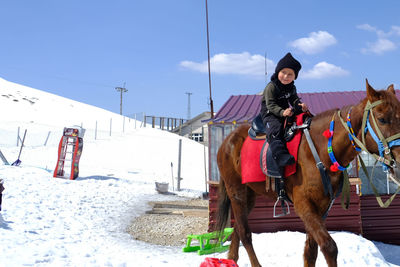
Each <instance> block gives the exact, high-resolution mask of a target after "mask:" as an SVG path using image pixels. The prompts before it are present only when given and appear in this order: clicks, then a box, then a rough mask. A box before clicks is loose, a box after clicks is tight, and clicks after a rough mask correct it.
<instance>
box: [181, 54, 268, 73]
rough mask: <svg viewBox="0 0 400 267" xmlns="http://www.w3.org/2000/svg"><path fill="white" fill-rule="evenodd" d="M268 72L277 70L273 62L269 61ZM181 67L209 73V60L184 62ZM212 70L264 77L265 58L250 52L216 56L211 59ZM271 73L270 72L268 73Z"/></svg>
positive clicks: (214, 71)
mask: <svg viewBox="0 0 400 267" xmlns="http://www.w3.org/2000/svg"><path fill="white" fill-rule="evenodd" d="M266 61H267V70H272V69H274V68H275V64H274V62H273V61H272V60H270V59H267V60H266ZM179 65H180V66H182V67H184V68H187V69H191V70H194V71H199V72H204V73H205V72H208V63H207V60H206V61H203V62H200V63H198V62H193V61H182V62H181V63H180V64H179ZM210 65H211V67H210V69H211V72H213V73H218V74H239V75H251V76H261V77H264V71H265V57H264V56H261V55H251V54H250V53H249V52H243V53H240V54H224V53H221V54H216V55H214V56H213V57H212V58H211V59H210ZM268 72H269V71H268Z"/></svg>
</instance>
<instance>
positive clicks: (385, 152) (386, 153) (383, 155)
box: [338, 100, 400, 170]
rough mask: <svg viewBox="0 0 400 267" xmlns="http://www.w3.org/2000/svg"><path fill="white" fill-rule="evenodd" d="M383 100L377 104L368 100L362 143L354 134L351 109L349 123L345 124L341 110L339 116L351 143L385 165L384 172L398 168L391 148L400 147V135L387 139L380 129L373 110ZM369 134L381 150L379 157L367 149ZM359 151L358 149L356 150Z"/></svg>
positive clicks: (348, 116) (363, 122) (364, 116)
mask: <svg viewBox="0 0 400 267" xmlns="http://www.w3.org/2000/svg"><path fill="white" fill-rule="evenodd" d="M382 103H383V101H382V100H377V101H375V102H372V103H371V102H370V101H369V100H368V102H367V104H366V105H365V108H364V114H363V119H362V124H361V129H362V133H361V139H362V141H360V140H359V139H358V138H357V137H356V136H355V134H354V131H353V129H352V127H351V123H349V121H350V113H351V110H352V109H351V108H350V110H349V113H348V115H347V118H348V119H347V123H345V122H344V120H343V119H342V117H341V115H340V110H338V115H339V118H340V122H341V123H342V125H343V127H344V128H345V129H346V130H347V132H348V134H349V138H350V141H352V142H355V143H356V144H357V146H358V147H359V148H360V149H361V150H362V151H365V152H367V153H368V154H370V155H372V156H373V157H374V158H375V159H376V160H377V161H379V162H381V163H382V165H383V168H384V170H387V169H388V167H390V168H396V167H397V165H396V160H395V159H394V157H393V154H392V153H391V148H392V147H393V146H400V133H397V134H395V135H392V136H390V137H387V138H385V137H384V136H383V134H382V132H381V130H380V129H379V127H378V124H377V122H376V118H375V116H374V113H373V112H372V109H373V108H374V107H376V106H378V105H380V104H382ZM370 116H371V120H372V123H373V124H374V126H375V131H376V133H375V131H374V129H373V128H372V125H371V123H370V120H369V117H370ZM367 132H369V133H370V135H371V137H372V139H373V140H374V141H375V143H376V144H377V145H378V150H379V155H377V154H375V153H372V152H370V151H369V150H368V149H367V146H366V142H365V134H366V133H367ZM356 150H357V149H356Z"/></svg>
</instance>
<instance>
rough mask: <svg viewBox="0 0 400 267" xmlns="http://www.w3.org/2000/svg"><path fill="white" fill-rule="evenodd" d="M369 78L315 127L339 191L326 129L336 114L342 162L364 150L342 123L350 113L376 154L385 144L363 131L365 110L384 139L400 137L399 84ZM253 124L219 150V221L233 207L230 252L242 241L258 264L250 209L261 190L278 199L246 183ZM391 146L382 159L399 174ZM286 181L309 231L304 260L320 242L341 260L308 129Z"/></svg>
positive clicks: (398, 156) (330, 260) (312, 257)
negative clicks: (244, 163)
mask: <svg viewBox="0 0 400 267" xmlns="http://www.w3.org/2000/svg"><path fill="white" fill-rule="evenodd" d="M366 84H367V86H366V87H367V89H366V90H367V97H366V98H365V99H363V100H362V101H361V102H360V103H359V104H357V105H355V106H353V107H351V106H347V107H344V108H342V109H340V110H338V109H335V110H329V111H325V112H323V113H321V114H318V115H316V116H315V117H314V118H313V121H312V124H311V127H310V130H309V131H310V134H311V138H312V140H313V142H314V144H315V147H316V150H317V152H318V154H319V157H320V158H321V161H322V163H323V164H324V166H325V167H326V169H327V174H328V176H329V178H330V182H331V185H332V189H333V193H334V195H335V194H336V192H338V190H340V188H339V185H340V184H341V183H342V182H343V173H342V171H334V172H332V171H331V170H330V168H329V166H331V165H332V162H331V160H330V158H329V155H328V152H327V143H328V139H327V138H326V137H324V136H323V134H322V133H323V132H324V131H325V130H326V129H328V128H329V124H330V121H331V120H332V118H334V121H335V122H336V124H335V130H334V135H333V143H332V147H333V151H334V155H335V157H336V160H337V161H338V163H339V164H340V165H341V166H347V165H348V164H349V163H350V162H351V161H352V160H353V159H354V158H355V157H356V156H357V154H358V153H359V152H357V151H356V150H355V148H354V146H353V145H352V143H351V141H350V139H349V136H348V131H347V130H346V128H345V125H344V124H343V123H341V120H342V122H343V120H345V119H346V115H347V114H348V113H350V116H351V125H352V128H353V129H354V138H358V139H356V140H357V141H359V140H360V139H362V140H363V142H361V141H359V142H358V143H357V144H359V145H360V146H361V147H362V148H363V150H366V151H367V152H369V153H371V154H378V153H379V149H378V145H377V143H376V142H375V141H374V139H373V138H372V136H371V133H370V131H368V132H367V133H366V134H365V137H364V136H363V134H362V132H364V128H365V127H366V126H365V122H363V115H364V114H370V115H368V116H367V117H368V119H367V120H369V121H370V125H372V128H373V129H374V131H375V132H378V135H379V136H380V137H381V138H382V139H381V140H382V141H383V143H384V144H387V143H388V142H389V141H393V139H396V140H397V139H398V137H399V135H398V133H400V102H399V101H398V99H397V98H396V96H395V91H394V89H393V85H390V86H389V87H388V88H387V90H381V91H376V90H374V89H373V88H372V87H371V86H370V85H369V84H368V81H367V83H366ZM248 129H249V125H242V126H240V127H238V128H237V129H235V130H234V131H233V132H232V133H231V134H230V135H228V136H227V137H226V139H225V140H224V141H223V143H222V145H221V147H220V148H219V150H218V155H217V162H218V167H219V171H220V177H221V179H220V184H219V191H220V192H219V208H218V210H219V211H218V219H217V226H218V228H219V230H220V229H222V227H224V226H226V223H227V220H228V215H229V210H230V208H231V207H232V211H233V216H234V218H235V223H234V228H235V231H234V233H233V235H232V242H231V246H230V250H229V253H228V258H229V259H233V260H235V261H237V260H238V258H239V256H238V248H239V243H240V241H241V242H242V244H243V246H244V247H245V249H246V251H247V254H248V256H249V258H250V262H251V265H252V266H253V267H254V266H261V265H260V263H259V261H258V259H257V256H256V254H255V252H254V249H253V244H252V238H251V231H250V228H249V225H248V215H249V213H250V211H251V210H252V208H253V206H254V204H255V197H256V195H267V196H269V197H271V198H275V199H276V198H277V195H276V193H274V192H272V193H271V191H269V192H267V191H266V189H265V182H257V183H248V184H242V179H241V165H240V164H241V163H240V153H241V148H242V145H243V142H244V140H245V139H246V137H247V136H248ZM393 137H394V138H393ZM386 141H387V142H386ZM397 141H398V140H397ZM386 149H387V150H386V152H387V153H385V156H384V158H383V157H382V158H381V159H380V160H381V161H384V162H385V163H387V164H388V165H389V171H390V172H391V173H392V174H393V173H394V170H395V169H397V167H396V162H399V161H400V147H399V146H398V143H396V145H395V146H393V147H389V146H388V147H387V148H386ZM285 183H286V184H285V186H286V192H287V194H288V196H289V198H290V199H291V200H292V201H293V205H294V209H295V211H296V214H297V215H298V216H299V217H300V218H301V220H302V221H303V222H304V225H305V230H306V236H307V237H306V243H305V248H304V254H303V259H304V266H315V262H316V258H317V254H318V246H319V247H320V250H321V252H322V253H323V254H324V257H325V260H326V262H327V264H328V266H330V267H332V266H337V254H338V249H337V246H336V243H335V241H334V240H333V239H332V237H331V236H330V235H329V233H328V231H327V229H326V226H325V223H324V219H323V216H324V214H325V213H326V212H327V211H328V210H329V206H330V204H331V201H332V198H331V197H330V196H329V195H326V194H324V188H323V184H322V180H321V176H320V173H319V171H318V170H317V167H316V162H315V160H314V157H313V155H312V152H311V150H310V147H309V145H308V143H307V141H306V138H305V136H304V135H303V136H302V139H301V142H300V148H299V152H298V162H297V171H296V173H295V174H294V175H292V176H290V177H287V178H285Z"/></svg>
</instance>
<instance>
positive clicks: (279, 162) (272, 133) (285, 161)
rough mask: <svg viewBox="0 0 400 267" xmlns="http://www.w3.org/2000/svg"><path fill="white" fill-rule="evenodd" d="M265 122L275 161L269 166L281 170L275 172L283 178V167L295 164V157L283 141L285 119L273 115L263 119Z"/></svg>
mask: <svg viewBox="0 0 400 267" xmlns="http://www.w3.org/2000/svg"><path fill="white" fill-rule="evenodd" d="M263 122H264V125H265V132H266V138H267V141H268V143H269V149H270V150H271V154H272V157H273V160H274V161H275V162H271V163H270V164H268V162H267V165H268V166H270V167H277V168H279V169H276V168H274V169H275V172H276V171H278V172H279V173H280V174H281V175H280V176H281V177H282V178H283V167H284V166H286V165H290V164H293V163H294V162H295V161H294V158H293V156H292V155H290V154H289V151H288V150H287V148H286V144H285V142H284V141H283V135H284V129H283V123H284V119H281V118H278V117H276V116H275V115H273V114H268V115H267V116H266V117H264V118H263ZM274 165H275V166H274ZM271 171H272V170H271ZM275 172H274V173H275ZM274 176H276V175H274Z"/></svg>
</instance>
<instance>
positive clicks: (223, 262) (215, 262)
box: [200, 257, 239, 267]
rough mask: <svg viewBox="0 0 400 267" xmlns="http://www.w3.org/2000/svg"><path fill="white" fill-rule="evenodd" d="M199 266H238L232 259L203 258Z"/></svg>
mask: <svg viewBox="0 0 400 267" xmlns="http://www.w3.org/2000/svg"><path fill="white" fill-rule="evenodd" d="M200 267H239V265H237V264H236V262H235V261H234V260H228V259H218V258H208V257H207V258H205V259H204V261H203V262H202V263H201V264H200Z"/></svg>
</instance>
